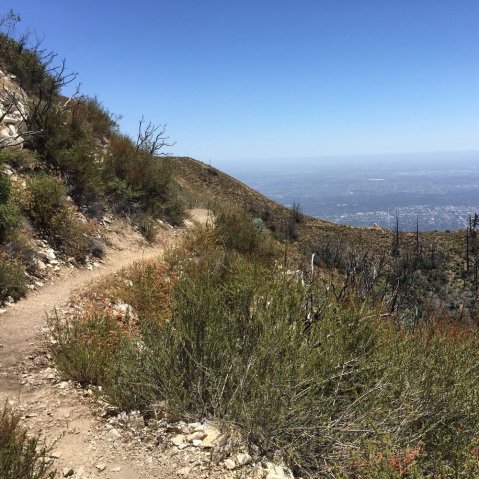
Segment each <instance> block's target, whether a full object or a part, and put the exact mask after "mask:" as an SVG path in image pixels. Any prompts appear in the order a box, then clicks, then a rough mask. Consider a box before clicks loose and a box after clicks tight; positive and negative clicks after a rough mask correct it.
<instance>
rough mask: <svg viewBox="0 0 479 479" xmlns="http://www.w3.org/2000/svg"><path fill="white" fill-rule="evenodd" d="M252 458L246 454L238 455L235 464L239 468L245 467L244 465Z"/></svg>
mask: <svg viewBox="0 0 479 479" xmlns="http://www.w3.org/2000/svg"><path fill="white" fill-rule="evenodd" d="M252 460H253V458H252V457H251V456H250V455H249V454H247V453H240V454H238V455H237V456H236V463H237V464H238V465H239V466H246V464H249V463H250V462H251V461H252Z"/></svg>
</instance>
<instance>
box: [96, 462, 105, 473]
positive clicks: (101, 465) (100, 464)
mask: <svg viewBox="0 0 479 479" xmlns="http://www.w3.org/2000/svg"><path fill="white" fill-rule="evenodd" d="M95 467H96V468H97V469H98V470H99V471H100V472H103V471H104V470H105V469H106V464H105V463H104V462H99V463H98V464H97V465H96V466H95Z"/></svg>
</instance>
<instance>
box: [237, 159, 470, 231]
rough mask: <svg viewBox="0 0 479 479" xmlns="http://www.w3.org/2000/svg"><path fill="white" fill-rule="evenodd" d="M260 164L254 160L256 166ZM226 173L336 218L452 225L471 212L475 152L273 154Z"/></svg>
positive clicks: (357, 222) (386, 224) (410, 226)
mask: <svg viewBox="0 0 479 479" xmlns="http://www.w3.org/2000/svg"><path fill="white" fill-rule="evenodd" d="M258 165H260V166H258ZM229 172H230V173H231V174H233V175H234V176H236V177H237V178H239V179H240V180H241V181H243V182H244V183H246V184H247V185H249V186H251V187H252V188H254V189H256V190H258V191H260V192H261V193H263V194H265V195H266V196H268V197H270V198H271V199H273V200H275V201H278V202H279V203H282V204H284V205H286V206H291V205H292V204H293V203H299V204H300V205H301V209H302V210H303V212H304V213H306V214H309V215H312V216H316V217H319V218H322V219H325V220H329V221H333V222H336V223H342V224H349V225H354V226H373V225H374V224H377V225H379V226H381V227H383V228H391V229H393V228H394V227H395V225H396V216H397V217H398V218H399V226H400V229H401V230H403V231H410V230H415V229H416V220H417V219H418V220H419V228H420V230H421V231H428V230H439V231H444V230H456V229H460V228H464V227H465V226H466V224H467V222H468V217H469V215H473V214H474V213H475V212H478V213H479V152H467V153H454V154H453V153H434V154H420V155H383V156H371V157H338V158H317V159H299V160H276V161H268V162H256V163H255V164H251V165H248V163H243V164H241V165H234V166H232V167H231V168H229Z"/></svg>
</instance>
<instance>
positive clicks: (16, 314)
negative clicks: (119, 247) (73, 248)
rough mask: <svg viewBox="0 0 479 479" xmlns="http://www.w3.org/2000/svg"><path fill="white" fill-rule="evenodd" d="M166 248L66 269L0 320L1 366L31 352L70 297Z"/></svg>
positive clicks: (112, 254)
mask: <svg viewBox="0 0 479 479" xmlns="http://www.w3.org/2000/svg"><path fill="white" fill-rule="evenodd" d="M163 249H164V245H163V244H162V245H157V246H154V247H150V248H141V249H138V250H133V251H132V250H127V251H114V250H113V251H109V254H108V256H107V258H106V259H105V264H104V265H102V267H100V268H96V269H94V270H91V271H90V270H87V269H81V270H77V269H73V270H71V269H64V270H63V271H62V272H61V273H60V276H59V277H58V278H55V279H54V281H53V282H52V283H49V284H48V285H46V286H44V287H43V288H41V289H39V290H37V291H35V292H33V293H32V294H30V295H29V296H28V297H27V298H25V299H23V300H21V301H20V302H18V303H17V304H15V305H14V306H12V307H11V308H10V309H9V310H8V311H7V312H6V313H5V314H3V315H2V316H0V344H2V348H1V349H0V365H1V367H2V368H8V367H11V366H13V365H14V364H15V363H16V362H18V360H19V359H21V358H22V357H23V356H25V354H27V353H28V352H29V350H30V349H31V348H32V346H33V344H32V343H34V342H35V340H36V339H37V337H38V335H39V333H40V331H41V328H42V327H44V326H45V319H46V314H47V313H49V312H51V311H52V310H53V309H54V308H55V307H59V306H61V305H63V304H65V303H66V302H67V301H68V298H69V297H70V294H71V293H72V291H74V290H75V289H78V288H79V287H81V286H82V285H84V284H87V283H88V282H90V281H92V280H95V279H98V278H100V277H102V276H105V275H108V274H111V273H114V272H115V271H117V270H119V269H121V268H123V267H125V266H128V265H129V264H131V263H133V262H135V261H137V260H141V259H147V258H151V257H154V256H158V255H160V254H161V253H162V251H163Z"/></svg>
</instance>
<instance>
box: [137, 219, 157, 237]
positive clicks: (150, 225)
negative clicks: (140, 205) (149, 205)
mask: <svg viewBox="0 0 479 479" xmlns="http://www.w3.org/2000/svg"><path fill="white" fill-rule="evenodd" d="M140 231H141V233H142V235H143V236H144V237H145V239H146V240H147V241H148V242H150V243H153V242H154V241H155V239H156V237H157V235H158V225H157V224H156V222H155V220H154V219H153V218H151V217H150V216H144V217H143V218H142V220H141V221H140Z"/></svg>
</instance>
